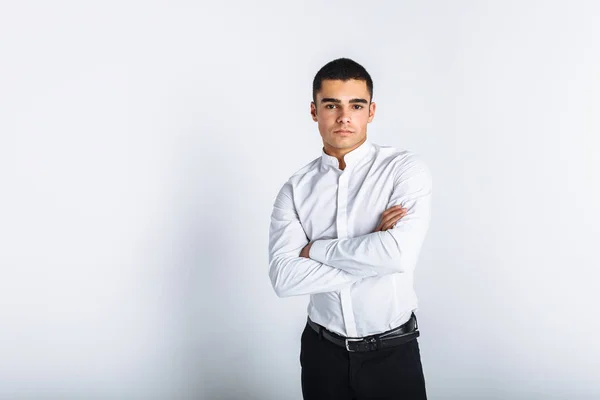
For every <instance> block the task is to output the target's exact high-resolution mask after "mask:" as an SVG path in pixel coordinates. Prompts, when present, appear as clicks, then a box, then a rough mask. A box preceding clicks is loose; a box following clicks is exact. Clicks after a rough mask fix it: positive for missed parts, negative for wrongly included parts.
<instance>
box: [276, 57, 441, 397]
mask: <svg viewBox="0 0 600 400" xmlns="http://www.w3.org/2000/svg"><path fill="white" fill-rule="evenodd" d="M372 99H373V82H372V80H371V77H370V75H369V74H368V73H367V71H366V70H365V69H364V68H363V67H362V66H361V65H359V64H358V63H356V62H354V61H352V60H350V59H346V58H341V59H337V60H334V61H331V62H330V63H328V64H326V65H325V66H324V67H323V68H321V70H319V72H318V73H317V74H316V76H315V78H314V81H313V101H312V103H311V115H312V118H313V120H314V121H315V122H317V124H318V128H319V132H320V134H321V137H322V139H323V149H322V154H321V156H320V157H318V158H317V159H315V160H313V161H312V162H310V163H309V164H307V165H306V166H305V167H303V168H302V169H300V170H299V171H298V172H296V173H295V174H294V175H293V176H292V177H291V178H290V179H289V180H288V181H287V182H286V183H285V184H284V185H283V187H282V188H281V190H280V191H279V193H278V195H277V198H276V200H275V204H274V207H273V212H272V215H271V224H270V232H269V263H270V267H269V276H270V278H271V282H272V284H273V288H274V289H275V292H276V293H277V295H278V296H280V297H284V296H295V295H304V294H310V303H309V305H308V321H307V324H306V327H305V329H304V332H303V333H302V338H301V350H300V364H301V367H302V374H301V384H302V393H303V395H304V398H305V399H308V400H313V399H332V400H341V399H411V400H412V399H425V398H426V391H425V380H424V377H423V370H422V365H421V358H420V352H419V345H418V342H417V337H418V336H419V331H418V326H417V322H416V317H415V315H414V311H416V309H417V298H416V295H415V293H414V289H413V271H414V268H415V265H416V263H417V258H418V255H419V252H420V249H421V245H422V243H423V240H424V238H425V236H426V232H427V229H428V226H429V220H430V214H431V176H430V173H429V170H428V168H427V167H426V165H425V164H424V163H423V161H422V160H421V158H419V157H418V156H417V155H416V154H414V153H411V152H409V151H401V150H397V149H395V148H392V147H388V146H379V145H376V144H374V143H372V142H371V141H370V140H369V139H367V124H368V123H370V122H371V121H372V120H373V117H374V116H375V103H374V102H373V101H372Z"/></svg>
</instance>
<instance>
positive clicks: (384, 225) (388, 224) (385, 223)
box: [375, 211, 406, 232]
mask: <svg viewBox="0 0 600 400" xmlns="http://www.w3.org/2000/svg"><path fill="white" fill-rule="evenodd" d="M405 215H406V211H402V212H398V213H396V214H394V215H391V216H389V217H388V218H386V219H385V220H382V221H381V223H380V224H379V226H378V227H377V230H376V231H375V232H377V231H383V230H387V229H389V228H392V227H393V226H394V225H396V223H397V222H398V221H400V219H402V218H403V217H404V216H405Z"/></svg>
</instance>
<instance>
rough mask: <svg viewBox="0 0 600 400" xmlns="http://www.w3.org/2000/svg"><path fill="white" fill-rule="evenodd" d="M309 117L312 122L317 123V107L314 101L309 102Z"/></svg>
mask: <svg viewBox="0 0 600 400" xmlns="http://www.w3.org/2000/svg"><path fill="white" fill-rule="evenodd" d="M310 116H311V117H312V119H313V121H315V122H317V106H315V102H314V101H311V102H310Z"/></svg>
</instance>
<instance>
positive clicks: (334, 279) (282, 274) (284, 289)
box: [269, 182, 376, 297]
mask: <svg viewBox="0 0 600 400" xmlns="http://www.w3.org/2000/svg"><path fill="white" fill-rule="evenodd" d="M308 243H309V240H308V238H307V236H306V233H305V231H304V228H303V227H302V225H301V223H300V220H299V218H298V214H297V212H296V209H295V207H294V203H293V201H292V186H291V184H290V183H289V182H287V183H286V184H285V185H284V186H283V187H282V188H281V190H280V191H279V193H278V195H277V198H276V199H275V204H274V205H273V212H272V214H271V224H270V228H269V277H270V278H271V284H272V285H273V289H275V293H276V294H277V295H278V296H279V297H288V296H297V295H303V294H312V293H322V292H330V291H334V290H338V289H341V288H342V287H344V286H347V285H349V284H351V283H354V282H357V281H359V280H361V279H362V278H363V277H366V276H375V275H376V274H375V273H372V272H368V271H360V270H358V271H356V274H352V273H350V272H346V271H342V270H341V269H338V268H334V267H332V266H329V265H325V264H324V263H321V262H318V261H315V260H311V259H310V258H305V257H300V252H301V251H302V249H303V248H304V246H306V245H307V244H308Z"/></svg>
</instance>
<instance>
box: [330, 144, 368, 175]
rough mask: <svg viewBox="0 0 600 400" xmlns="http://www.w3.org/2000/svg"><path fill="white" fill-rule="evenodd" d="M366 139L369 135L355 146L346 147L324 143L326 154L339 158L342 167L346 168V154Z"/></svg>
mask: <svg viewBox="0 0 600 400" xmlns="http://www.w3.org/2000/svg"><path fill="white" fill-rule="evenodd" d="M366 140H367V137H366V136H365V137H364V138H363V140H361V141H360V142H358V143H356V144H355V145H354V146H352V147H349V148H346V149H336V148H335V147H331V146H330V145H328V144H327V143H323V149H324V151H325V154H327V155H329V156H332V157H335V158H337V159H338V162H339V163H340V169H341V170H343V169H344V168H346V162H345V161H344V156H345V155H346V154H348V153H350V152H351V151H352V150H354V149H357V148H358V147H360V145H361V144H363V143H364V142H365V141H366Z"/></svg>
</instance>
